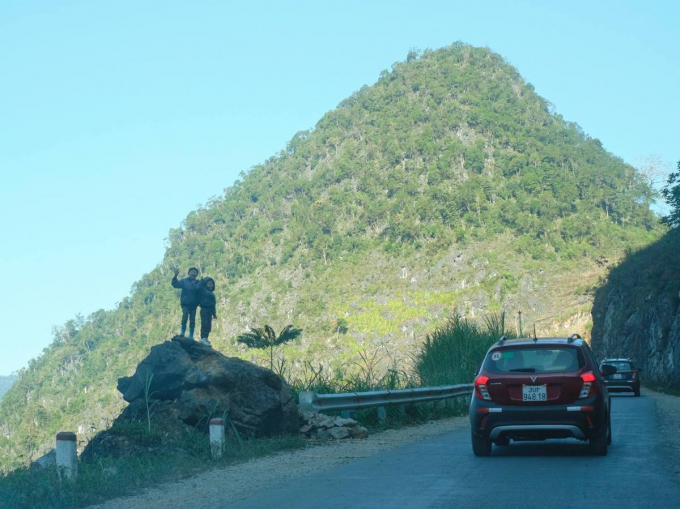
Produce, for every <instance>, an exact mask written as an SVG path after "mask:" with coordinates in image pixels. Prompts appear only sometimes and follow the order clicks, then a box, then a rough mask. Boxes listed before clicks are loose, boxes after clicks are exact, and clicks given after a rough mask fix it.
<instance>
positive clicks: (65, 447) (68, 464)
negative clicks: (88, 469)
mask: <svg viewBox="0 0 680 509" xmlns="http://www.w3.org/2000/svg"><path fill="white" fill-rule="evenodd" d="M77 444H78V442H77V438H76V434H75V433H72V432H70V431H61V432H59V433H57V474H58V475H59V478H60V479H62V478H63V479H66V480H69V481H70V480H73V479H75V478H76V477H78V446H77Z"/></svg>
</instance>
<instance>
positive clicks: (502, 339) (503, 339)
mask: <svg viewBox="0 0 680 509" xmlns="http://www.w3.org/2000/svg"><path fill="white" fill-rule="evenodd" d="M506 339H508V338H507V337H505V335H503V336H501V339H499V340H498V343H500V344H501V345H502V344H503V343H505V340H506Z"/></svg>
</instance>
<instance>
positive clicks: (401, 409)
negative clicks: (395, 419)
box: [397, 405, 406, 417]
mask: <svg viewBox="0 0 680 509" xmlns="http://www.w3.org/2000/svg"><path fill="white" fill-rule="evenodd" d="M397 408H398V409H399V416H400V417H406V405H399V406H398V407H397Z"/></svg>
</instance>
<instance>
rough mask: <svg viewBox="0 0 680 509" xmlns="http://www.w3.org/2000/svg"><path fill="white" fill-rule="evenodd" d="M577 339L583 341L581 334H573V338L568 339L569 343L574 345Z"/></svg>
mask: <svg viewBox="0 0 680 509" xmlns="http://www.w3.org/2000/svg"><path fill="white" fill-rule="evenodd" d="M577 339H583V338H582V337H581V335H580V334H576V333H574V334H572V335H571V336H569V337H568V338H567V341H569V343H573V342H574V341H576V340H577Z"/></svg>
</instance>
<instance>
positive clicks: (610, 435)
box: [607, 417, 612, 445]
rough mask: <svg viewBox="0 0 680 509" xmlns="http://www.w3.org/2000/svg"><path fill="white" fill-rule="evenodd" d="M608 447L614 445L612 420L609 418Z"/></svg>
mask: <svg viewBox="0 0 680 509" xmlns="http://www.w3.org/2000/svg"><path fill="white" fill-rule="evenodd" d="M607 445H612V419H611V417H610V418H609V424H608V425H607Z"/></svg>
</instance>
